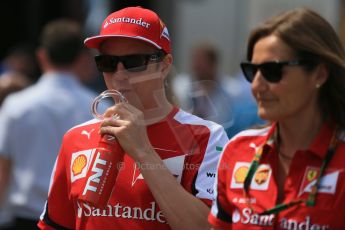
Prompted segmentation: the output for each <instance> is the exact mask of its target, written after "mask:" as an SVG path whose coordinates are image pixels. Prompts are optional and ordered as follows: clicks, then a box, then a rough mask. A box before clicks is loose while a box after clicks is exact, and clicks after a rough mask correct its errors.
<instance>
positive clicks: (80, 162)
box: [72, 154, 87, 176]
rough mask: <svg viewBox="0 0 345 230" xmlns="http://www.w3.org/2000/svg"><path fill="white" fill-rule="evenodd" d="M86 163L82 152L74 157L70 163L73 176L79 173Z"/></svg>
mask: <svg viewBox="0 0 345 230" xmlns="http://www.w3.org/2000/svg"><path fill="white" fill-rule="evenodd" d="M86 163H87V158H86V156H85V155H84V154H81V155H79V156H78V157H77V158H75V159H74V161H73V163H72V172H73V175H74V176H77V175H79V174H80V173H81V172H82V171H83V169H84V168H85V166H86Z"/></svg>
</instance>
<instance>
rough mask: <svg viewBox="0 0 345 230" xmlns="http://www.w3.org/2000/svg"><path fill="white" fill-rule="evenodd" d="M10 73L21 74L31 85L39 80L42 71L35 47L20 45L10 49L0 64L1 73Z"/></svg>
mask: <svg viewBox="0 0 345 230" xmlns="http://www.w3.org/2000/svg"><path fill="white" fill-rule="evenodd" d="M8 72H14V73H19V74H21V75H22V77H26V78H27V79H28V81H29V82H31V83H35V82H36V81H37V80H38V78H39V75H40V70H39V66H38V62H37V58H36V55H35V48H34V47H33V45H29V44H26V43H18V44H15V45H14V46H13V47H11V48H10V49H9V51H8V52H7V55H6V56H5V57H4V58H3V60H2V61H1V63H0V73H1V74H5V73H8ZM0 78H1V76H0Z"/></svg>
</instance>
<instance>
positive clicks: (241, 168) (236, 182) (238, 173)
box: [230, 162, 250, 189]
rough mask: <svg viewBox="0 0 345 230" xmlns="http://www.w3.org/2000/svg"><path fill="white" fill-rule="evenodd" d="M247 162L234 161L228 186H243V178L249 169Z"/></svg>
mask: <svg viewBox="0 0 345 230" xmlns="http://www.w3.org/2000/svg"><path fill="white" fill-rule="evenodd" d="M249 166H250V163H249V162H236V164H235V167H234V169H233V171H232V176H231V183H230V188H241V189H242V188H243V183H244V179H245V178H246V176H247V173H248V170H249Z"/></svg>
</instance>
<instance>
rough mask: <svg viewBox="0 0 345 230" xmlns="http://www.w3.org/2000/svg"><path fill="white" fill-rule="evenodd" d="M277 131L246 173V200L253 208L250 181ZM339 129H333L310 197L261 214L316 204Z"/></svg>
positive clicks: (278, 206) (336, 141)
mask: <svg viewBox="0 0 345 230" xmlns="http://www.w3.org/2000/svg"><path fill="white" fill-rule="evenodd" d="M276 136H277V134H276V132H274V134H273V135H271V136H270V137H269V138H268V140H267V142H266V143H264V144H263V145H261V146H260V147H259V148H258V149H257V151H256V152H255V154H254V158H253V160H252V162H251V165H250V167H249V170H248V173H247V175H246V178H245V179H244V185H243V189H244V195H245V197H246V201H247V205H248V206H249V207H250V208H251V209H252V210H253V208H252V206H251V203H250V202H249V186H250V183H251V181H252V179H253V177H254V174H255V172H256V170H257V169H258V167H259V162H260V159H261V156H262V154H263V152H264V146H265V145H267V144H272V143H273V142H274V140H276ZM338 140H339V138H338V129H337V128H336V129H335V130H334V131H333V135H332V139H331V142H330V144H329V147H328V150H327V154H326V157H325V159H324V160H323V162H322V165H321V167H320V173H319V175H318V177H317V179H316V183H315V184H314V186H313V187H312V189H311V192H310V193H309V196H308V199H307V200H305V199H295V200H292V201H290V202H288V203H282V204H278V205H276V206H274V207H273V208H270V209H267V210H265V211H263V212H261V213H259V215H269V214H276V213H279V212H281V211H283V210H286V209H288V208H290V207H293V206H295V205H298V204H300V203H303V202H304V203H305V204H306V205H307V206H309V207H311V206H314V205H315V199H316V195H317V192H318V190H319V188H320V182H321V178H322V176H323V175H324V173H325V169H326V167H327V165H328V163H329V162H330V161H331V159H332V157H333V155H334V153H335V149H336V146H337V144H338Z"/></svg>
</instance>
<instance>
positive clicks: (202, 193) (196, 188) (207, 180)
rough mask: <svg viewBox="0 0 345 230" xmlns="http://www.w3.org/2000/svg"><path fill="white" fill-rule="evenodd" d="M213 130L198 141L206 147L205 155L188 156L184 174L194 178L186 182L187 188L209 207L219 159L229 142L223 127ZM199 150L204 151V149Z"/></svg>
mask: <svg viewBox="0 0 345 230" xmlns="http://www.w3.org/2000/svg"><path fill="white" fill-rule="evenodd" d="M212 128H213V130H211V132H210V135H207V136H206V135H205V136H204V137H203V138H201V139H200V140H198V142H199V146H205V148H204V151H203V152H204V154H201V153H198V154H195V155H192V156H188V157H187V160H186V162H187V163H186V165H185V172H184V173H185V175H186V176H187V175H188V176H187V177H189V178H193V179H190V180H189V181H185V184H187V188H188V189H191V193H192V194H193V195H195V196H196V197H198V198H199V199H201V200H202V201H203V202H204V203H206V205H208V206H211V204H212V200H213V186H214V183H215V177H216V171H217V164H218V161H219V157H220V154H221V151H222V149H223V147H224V146H225V144H226V143H227V142H228V137H227V135H226V133H225V131H224V128H223V127H221V126H218V125H217V126H215V127H212ZM199 148H200V149H202V147H199ZM188 189H187V190H188Z"/></svg>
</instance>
